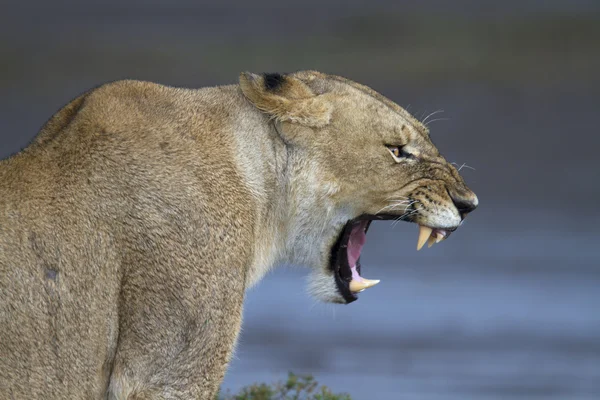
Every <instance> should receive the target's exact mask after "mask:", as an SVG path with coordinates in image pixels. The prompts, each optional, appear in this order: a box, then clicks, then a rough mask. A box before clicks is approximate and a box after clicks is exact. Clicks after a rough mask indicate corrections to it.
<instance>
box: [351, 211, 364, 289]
mask: <svg viewBox="0 0 600 400" xmlns="http://www.w3.org/2000/svg"><path fill="white" fill-rule="evenodd" d="M367 223H368V221H362V222H360V223H359V224H357V225H356V226H354V227H353V228H352V232H350V238H349V239H348V264H349V265H350V269H351V270H352V279H353V280H356V281H362V277H361V276H360V275H359V273H358V271H357V270H356V262H357V261H358V258H359V257H360V252H361V251H362V248H363V246H364V245H365V242H366V241H367V235H366V233H365V229H366V227H367Z"/></svg>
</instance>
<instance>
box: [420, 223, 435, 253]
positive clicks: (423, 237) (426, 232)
mask: <svg viewBox="0 0 600 400" xmlns="http://www.w3.org/2000/svg"><path fill="white" fill-rule="evenodd" d="M432 231H433V229H431V228H429V227H427V226H422V225H419V240H418V241H417V251H419V250H421V248H422V247H423V245H424V244H425V242H426V241H427V239H429V236H431V232H432Z"/></svg>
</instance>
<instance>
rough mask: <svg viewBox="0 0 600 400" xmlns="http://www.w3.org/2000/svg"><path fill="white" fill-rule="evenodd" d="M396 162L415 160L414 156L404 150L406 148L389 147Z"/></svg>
mask: <svg viewBox="0 0 600 400" xmlns="http://www.w3.org/2000/svg"><path fill="white" fill-rule="evenodd" d="M387 148H388V150H389V151H390V153H392V156H393V157H394V160H396V161H400V160H401V159H403V158H413V155H412V154H410V153H409V152H407V151H405V150H404V146H387Z"/></svg>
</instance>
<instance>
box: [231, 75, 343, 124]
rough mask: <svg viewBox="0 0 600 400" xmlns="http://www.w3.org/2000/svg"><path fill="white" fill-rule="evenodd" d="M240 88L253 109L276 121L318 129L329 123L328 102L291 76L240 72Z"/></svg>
mask: <svg viewBox="0 0 600 400" xmlns="http://www.w3.org/2000/svg"><path fill="white" fill-rule="evenodd" d="M240 86H241V88H242V92H243V93H244V96H246V98H247V99H248V100H250V102H251V103H252V104H254V106H255V107H256V108H258V109H259V110H261V111H263V112H264V113H267V114H269V115H271V116H272V117H273V118H275V119H277V120H279V121H282V122H292V123H297V124H300V125H305V126H309V127H314V128H321V127H324V126H325V125H327V124H329V121H330V120H331V113H332V111H333V106H332V104H331V102H330V101H328V100H327V99H326V97H325V96H323V95H316V94H315V93H314V92H313V91H312V90H311V89H310V88H309V87H308V86H307V85H306V84H305V83H304V82H302V81H301V80H300V79H298V78H295V77H293V76H291V75H282V74H262V75H257V74H253V73H250V72H242V74H241V75H240Z"/></svg>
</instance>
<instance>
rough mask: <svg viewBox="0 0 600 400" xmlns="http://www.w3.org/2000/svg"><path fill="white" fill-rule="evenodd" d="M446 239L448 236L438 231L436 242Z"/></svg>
mask: <svg viewBox="0 0 600 400" xmlns="http://www.w3.org/2000/svg"><path fill="white" fill-rule="evenodd" d="M444 239H446V236H444V235H443V234H441V233H438V234H437V238H435V242H436V243H439V242H441V241H442V240H444Z"/></svg>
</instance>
